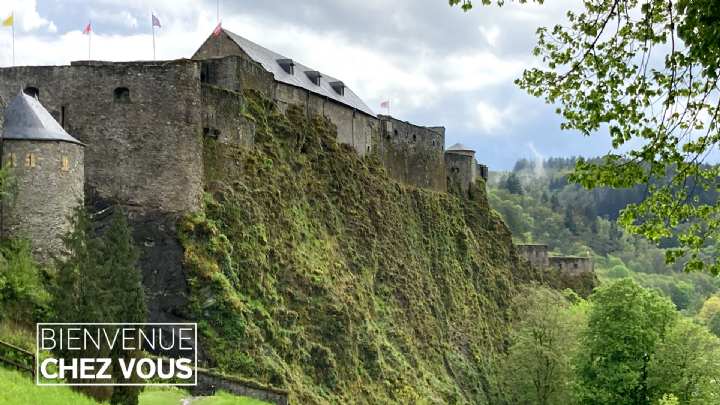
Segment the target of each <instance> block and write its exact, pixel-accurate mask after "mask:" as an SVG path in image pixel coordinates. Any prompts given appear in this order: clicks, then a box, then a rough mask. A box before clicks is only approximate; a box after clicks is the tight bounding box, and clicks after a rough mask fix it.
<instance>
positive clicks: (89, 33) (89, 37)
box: [88, 21, 93, 60]
mask: <svg viewBox="0 0 720 405" xmlns="http://www.w3.org/2000/svg"><path fill="white" fill-rule="evenodd" d="M89 25H90V31H88V60H91V59H92V56H90V49H91V44H92V34H93V29H92V21H90V23H89Z"/></svg>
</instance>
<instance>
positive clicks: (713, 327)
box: [708, 313, 720, 337]
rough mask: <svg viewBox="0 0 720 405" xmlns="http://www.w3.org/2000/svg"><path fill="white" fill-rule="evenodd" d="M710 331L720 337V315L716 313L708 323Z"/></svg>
mask: <svg viewBox="0 0 720 405" xmlns="http://www.w3.org/2000/svg"><path fill="white" fill-rule="evenodd" d="M708 329H709V330H710V332H712V334H713V335H715V336H717V337H720V314H719V313H716V314H715V315H713V316H712V318H710V321H709V322H708Z"/></svg>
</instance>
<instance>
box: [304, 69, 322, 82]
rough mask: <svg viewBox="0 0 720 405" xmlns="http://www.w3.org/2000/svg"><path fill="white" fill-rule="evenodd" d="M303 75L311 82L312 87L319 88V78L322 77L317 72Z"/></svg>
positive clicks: (310, 71) (312, 71) (309, 71)
mask: <svg viewBox="0 0 720 405" xmlns="http://www.w3.org/2000/svg"><path fill="white" fill-rule="evenodd" d="M305 75H306V76H307V77H308V79H310V81H311V82H313V84H314V85H316V86H319V85H320V78H321V77H322V75H321V74H320V72H318V71H317V70H308V71H307V72H305Z"/></svg>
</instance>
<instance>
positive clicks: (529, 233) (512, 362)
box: [488, 158, 720, 405]
mask: <svg viewBox="0 0 720 405" xmlns="http://www.w3.org/2000/svg"><path fill="white" fill-rule="evenodd" d="M575 164H576V159H574V158H553V159H548V160H546V161H542V162H532V161H528V160H520V161H518V162H517V164H516V165H515V167H514V169H513V170H512V171H510V172H506V173H494V174H491V181H490V182H489V184H488V197H489V201H490V205H491V207H492V208H493V209H495V210H496V211H498V212H499V213H500V214H501V215H502V217H503V218H504V220H505V222H506V223H507V225H508V226H509V227H510V228H511V230H512V233H513V239H514V241H515V243H530V242H532V243H545V244H548V245H549V247H550V249H551V251H553V252H554V253H562V254H574V255H582V256H585V255H589V256H591V257H592V258H593V261H594V264H595V270H596V273H597V276H598V278H599V281H600V286H599V287H597V288H596V289H595V290H594V291H593V293H592V294H591V295H590V296H589V297H588V298H587V299H583V298H581V297H579V296H577V295H576V294H575V293H574V292H572V291H570V290H565V291H562V292H561V291H557V290H552V289H548V288H546V287H542V286H528V287H527V288H525V289H524V290H522V291H521V292H520V294H518V295H517V296H516V297H515V299H514V301H513V305H512V308H513V311H512V313H513V318H512V324H513V326H512V328H511V332H510V334H509V337H508V342H509V344H508V348H507V351H506V352H505V353H503V354H501V355H500V356H499V358H498V360H497V363H496V364H497V365H496V369H497V373H498V384H499V388H500V390H499V391H500V392H502V393H503V394H504V395H503V400H504V401H505V402H504V403H523V404H559V403H573V404H574V403H586V404H610V403H612V404H658V405H671V404H710V403H719V401H720V389H719V388H720V387H718V385H717V384H716V381H717V380H718V378H720V374H719V372H718V370H720V367H718V366H720V338H719V336H720V296H719V295H718V287H719V286H720V283H719V282H718V280H717V277H715V276H713V275H711V274H709V273H708V272H686V271H684V263H683V262H682V261H678V262H676V263H674V264H672V265H669V264H666V260H665V259H666V254H667V252H668V250H669V249H672V248H673V247H675V245H676V241H674V240H671V239H668V240H664V241H662V243H660V244H659V246H656V245H654V244H652V243H650V242H648V241H647V240H645V239H643V238H642V237H639V236H636V235H632V234H630V233H628V232H626V231H625V230H624V228H623V227H621V226H620V225H618V222H617V220H618V218H619V217H620V216H621V211H622V210H623V209H624V208H625V207H626V206H627V205H628V204H632V203H637V202H639V201H641V200H642V199H643V198H644V193H645V190H644V189H643V188H642V187H635V188H632V189H606V188H596V189H593V190H586V189H584V188H581V187H580V186H578V185H576V184H573V183H572V182H570V181H568V175H569V173H570V172H571V171H572V170H573V169H574V167H575ZM697 197H698V199H703V200H705V201H707V202H713V201H714V200H715V196H714V195H712V194H711V193H708V192H703V193H698V195H697ZM714 248H715V246H713V245H711V244H707V246H705V248H704V249H703V254H705V255H708V256H710V255H712V252H713V251H714Z"/></svg>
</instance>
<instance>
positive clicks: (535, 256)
mask: <svg viewBox="0 0 720 405" xmlns="http://www.w3.org/2000/svg"><path fill="white" fill-rule="evenodd" d="M515 248H516V249H517V250H518V254H519V255H520V256H522V257H524V258H525V259H527V261H529V262H530V265H532V266H533V267H536V268H539V269H545V268H548V267H550V260H549V256H548V246H547V245H543V244H521V245H515Z"/></svg>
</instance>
